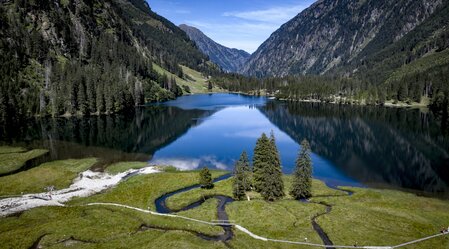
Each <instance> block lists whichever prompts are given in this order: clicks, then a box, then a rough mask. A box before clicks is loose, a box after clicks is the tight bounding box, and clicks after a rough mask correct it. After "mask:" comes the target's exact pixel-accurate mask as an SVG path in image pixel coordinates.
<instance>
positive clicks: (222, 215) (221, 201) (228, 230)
mask: <svg viewBox="0 0 449 249" xmlns="http://www.w3.org/2000/svg"><path fill="white" fill-rule="evenodd" d="M231 176H232V174H227V175H223V176H220V177H218V178H215V179H214V181H213V182H214V183H216V182H220V181H223V180H226V179H229V178H230V177H231ZM200 187H201V186H200V185H199V184H195V185H192V186H189V187H185V188H182V189H178V190H176V191H173V192H169V193H166V194H164V195H162V196H161V197H159V198H157V199H156V200H155V205H156V211H157V212H158V213H163V214H171V213H177V212H181V211H187V210H191V209H194V208H197V207H199V206H201V205H202V204H203V203H204V202H205V201H206V200H208V199H212V198H215V199H217V200H218V205H217V216H218V220H219V221H220V222H222V223H229V217H228V214H227V213H226V205H227V204H228V203H231V202H233V201H234V200H233V199H232V198H231V197H229V196H224V195H208V196H205V197H204V198H203V199H201V200H198V201H196V202H193V203H191V204H189V205H187V206H185V207H183V208H181V209H178V210H173V209H170V208H169V207H168V206H167V203H166V201H167V199H168V198H170V197H172V196H174V195H177V194H180V193H184V192H187V191H190V190H193V189H197V188H200ZM328 187H330V188H332V189H336V190H340V191H343V192H345V193H346V194H342V195H326V196H324V195H322V196H315V197H343V196H351V195H352V194H353V192H352V191H349V190H344V189H339V188H338V187H332V186H328ZM301 201H302V202H305V203H314V204H319V205H323V206H325V207H326V210H325V212H322V213H318V214H316V215H315V216H313V217H312V219H311V223H312V227H313V229H314V230H315V232H316V233H317V234H318V236H319V237H320V238H321V240H322V241H323V243H324V245H326V246H328V247H326V248H329V249H334V247H333V242H332V241H331V240H330V238H329V236H328V235H327V234H326V232H325V231H324V230H323V228H322V227H321V226H320V225H319V224H318V222H317V218H318V217H320V216H323V215H326V214H329V213H330V212H331V211H332V205H329V204H327V203H325V202H313V201H309V200H301ZM220 226H221V227H222V228H223V231H224V233H223V234H221V235H218V236H211V235H207V234H204V233H197V232H195V234H196V235H197V236H198V237H200V238H202V239H204V240H209V241H222V242H224V243H226V242H227V241H228V240H230V239H232V238H233V237H234V232H233V231H232V225H225V224H223V225H220Z"/></svg>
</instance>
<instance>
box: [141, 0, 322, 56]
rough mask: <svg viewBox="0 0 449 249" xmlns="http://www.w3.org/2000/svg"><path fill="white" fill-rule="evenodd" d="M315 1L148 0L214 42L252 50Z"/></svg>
mask: <svg viewBox="0 0 449 249" xmlns="http://www.w3.org/2000/svg"><path fill="white" fill-rule="evenodd" d="M314 1H315V0H278V1H272V0H271V1H268V0H148V3H149V4H150V7H151V8H152V10H153V11H155V12H156V13H158V14H160V15H162V16H164V17H165V18H167V19H169V20H170V21H172V22H173V23H175V24H176V25H179V24H183V23H184V24H188V25H190V26H194V27H197V28H199V29H201V31H203V32H204V33H205V34H206V35H207V36H209V37H210V38H212V39H213V40H215V41H216V42H218V43H220V44H222V45H225V46H227V47H231V48H238V49H243V50H246V51H247V52H250V53H252V52H254V51H255V50H256V49H257V48H258V47H259V46H260V44H262V42H264V41H265V40H266V39H267V38H268V37H269V36H270V35H271V34H272V33H273V32H274V31H275V30H277V29H278V28H279V27H280V26H281V25H282V24H284V23H285V22H287V21H288V20H290V19H291V18H293V17H295V16H296V15H297V14H298V13H299V12H301V11H302V10H303V9H305V8H307V7H308V6H310V5H311V4H312V3H313V2H314Z"/></svg>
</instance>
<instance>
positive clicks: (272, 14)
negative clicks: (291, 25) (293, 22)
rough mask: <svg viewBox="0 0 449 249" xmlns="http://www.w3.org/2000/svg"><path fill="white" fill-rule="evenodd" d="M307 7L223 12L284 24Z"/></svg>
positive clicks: (251, 19)
mask: <svg viewBox="0 0 449 249" xmlns="http://www.w3.org/2000/svg"><path fill="white" fill-rule="evenodd" d="M305 8H306V6H304V5H295V6H284V7H273V8H269V9H264V10H253V11H234V12H225V13H223V16H226V17H237V18H241V19H245V20H250V21H258V22H269V23H276V24H282V23H285V22H287V21H288V20H290V19H291V18H293V17H294V16H296V15H297V14H298V13H299V12H301V11H302V10H304V9H305Z"/></svg>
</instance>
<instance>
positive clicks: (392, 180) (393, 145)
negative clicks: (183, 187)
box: [0, 94, 449, 196]
mask: <svg viewBox="0 0 449 249" xmlns="http://www.w3.org/2000/svg"><path fill="white" fill-rule="evenodd" d="M271 131H273V132H274V134H275V136H276V139H277V146H278V148H279V151H280V154H281V160H282V165H283V171H284V172H285V173H291V172H292V171H293V169H294V165H295V159H296V156H297V153H298V150H299V145H298V144H299V143H300V141H301V140H302V139H304V138H307V139H308V140H309V141H310V143H311V148H312V151H313V154H312V161H313V166H314V175H315V177H317V178H319V179H322V180H324V181H326V183H327V184H329V185H349V186H374V187H388V188H404V189H410V190H418V191H423V192H426V193H428V194H435V195H442V196H447V195H448V194H449V134H448V128H447V124H446V122H445V121H442V120H440V119H438V118H437V117H435V116H434V115H433V114H432V113H430V112H428V111H420V110H411V109H396V108H381V107H353V106H338V105H325V104H316V103H315V104H312V103H287V102H279V101H274V100H268V99H266V98H262V97H248V96H243V95H237V94H205V95H194V96H185V97H181V98H178V99H177V100H175V101H170V102H167V103H163V104H158V105H149V106H147V107H145V108H139V109H136V110H135V111H134V112H130V113H126V114H120V115H113V116H100V117H90V118H57V119H51V118H48V119H36V120H31V121H29V122H27V123H25V124H23V125H21V126H18V125H14V126H11V127H2V128H1V129H0V132H1V134H0V138H1V141H2V143H4V144H13V145H21V146H26V147H29V148H42V147H44V148H48V149H49V150H50V153H49V155H47V156H46V157H44V158H41V161H48V160H58V159H66V158H82V157H90V156H92V157H98V158H101V159H102V161H101V162H100V163H99V164H98V165H97V166H96V167H97V168H101V167H105V165H108V164H109V163H112V162H117V161H130V160H138V161H149V162H151V163H155V164H169V165H174V166H176V167H178V168H181V169H184V170H189V169H197V168H201V167H204V166H208V167H211V168H218V169H226V170H232V167H233V164H234V162H235V161H236V160H237V159H238V157H239V155H240V153H241V152H242V151H243V150H246V151H247V152H248V153H249V155H250V156H252V151H253V149H254V146H255V143H256V140H257V138H258V137H260V135H261V134H262V133H263V132H265V133H267V134H269V133H270V132H271Z"/></svg>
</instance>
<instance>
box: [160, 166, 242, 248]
mask: <svg viewBox="0 0 449 249" xmlns="http://www.w3.org/2000/svg"><path fill="white" fill-rule="evenodd" d="M231 176H232V175H231V174H227V175H223V176H220V177H218V178H215V179H214V180H213V182H214V183H216V182H219V181H223V180H226V179H229V178H230V177H231ZM200 187H201V186H200V185H199V184H195V185H192V186H189V187H185V188H182V189H178V190H176V191H173V192H170V193H167V194H164V195H162V196H161V197H159V198H157V199H156V200H155V205H156V211H157V212H158V213H163V214H171V213H177V212H181V211H187V210H190V209H194V208H197V207H199V206H201V205H202V204H203V203H204V202H206V200H208V199H212V198H215V199H217V200H218V205H217V217H218V220H219V221H220V223H223V225H220V226H221V227H222V228H223V231H224V233H223V234H221V235H217V236H211V235H207V234H204V233H195V234H196V235H197V236H198V237H200V238H202V239H204V240H209V241H222V242H227V241H228V240H230V239H232V237H233V236H234V232H233V231H232V225H225V224H226V223H229V217H228V214H227V213H226V205H227V204H228V203H231V202H233V201H234V200H233V199H232V198H231V197H229V196H224V195H209V196H205V197H204V198H203V199H201V200H198V201H196V202H193V203H191V204H189V205H187V206H185V207H183V208H181V209H179V210H173V209H170V208H169V207H168V206H167V203H166V201H167V199H168V198H170V197H171V196H174V195H177V194H180V193H184V192H187V191H190V190H193V189H197V188H200Z"/></svg>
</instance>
